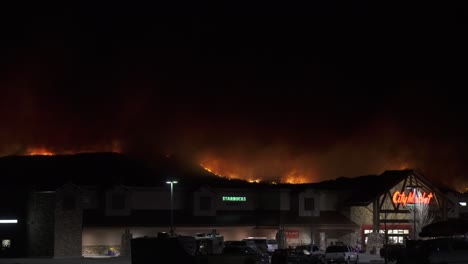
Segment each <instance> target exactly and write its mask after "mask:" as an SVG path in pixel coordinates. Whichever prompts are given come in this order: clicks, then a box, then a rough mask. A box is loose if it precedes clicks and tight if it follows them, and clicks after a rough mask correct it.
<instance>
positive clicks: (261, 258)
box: [222, 246, 270, 264]
mask: <svg viewBox="0 0 468 264" xmlns="http://www.w3.org/2000/svg"><path fill="white" fill-rule="evenodd" d="M222 254H223V255H225V256H244V257H245V260H244V263H252V264H254V263H255V264H269V263H270V256H269V255H268V254H266V253H262V252H260V251H259V250H255V249H253V248H251V247H247V246H225V247H224V248H223V253H222Z"/></svg>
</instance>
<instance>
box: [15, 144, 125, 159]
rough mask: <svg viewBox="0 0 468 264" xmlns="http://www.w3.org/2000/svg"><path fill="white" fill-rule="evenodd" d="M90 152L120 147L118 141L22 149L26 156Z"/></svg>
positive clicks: (115, 149)
mask: <svg viewBox="0 0 468 264" xmlns="http://www.w3.org/2000/svg"><path fill="white" fill-rule="evenodd" d="M92 152H114V153H122V148H121V146H120V144H119V143H113V144H110V145H103V146H92V147H83V148H76V149H57V148H48V147H44V146H40V147H36V146H33V147H27V148H26V150H25V151H24V153H22V154H24V155H26V156H55V155H73V154H78V153H92Z"/></svg>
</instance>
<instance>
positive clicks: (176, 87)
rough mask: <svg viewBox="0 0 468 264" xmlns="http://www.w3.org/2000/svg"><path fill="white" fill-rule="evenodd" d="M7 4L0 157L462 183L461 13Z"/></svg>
mask: <svg viewBox="0 0 468 264" xmlns="http://www.w3.org/2000/svg"><path fill="white" fill-rule="evenodd" d="M13 2H15V3H5V4H4V3H2V4H1V5H2V6H1V7H0V29H1V43H0V58H1V59H0V120H1V126H0V155H2V156H4V155H14V154H15V155H18V154H27V153H28V150H29V149H31V148H46V149H48V150H50V151H51V152H54V153H73V152H82V151H120V152H123V153H128V154H132V155H138V156H141V157H145V158H148V159H151V157H155V156H157V155H161V154H162V155H166V154H170V155H179V156H184V157H188V158H190V159H193V160H194V161H195V162H197V163H202V164H203V165H204V166H205V167H208V168H210V169H212V170H213V171H215V172H217V173H219V174H223V175H227V176H233V177H241V178H246V179H256V178H261V179H273V180H282V181H287V180H290V181H291V180H293V181H296V182H304V181H307V182H315V181H319V180H324V179H331V178H336V177H340V176H346V177H353V176H359V175H365V174H380V173H382V172H383V171H385V170H387V169H403V168H414V169H418V170H420V171H421V172H422V173H423V175H425V176H426V177H427V178H430V179H433V180H437V181H438V180H440V181H443V182H445V183H447V184H449V185H451V186H452V187H454V188H457V189H459V190H464V188H465V187H468V177H467V176H466V171H467V169H468V168H467V167H468V162H467V157H468V136H467V135H468V125H467V117H468V112H467V110H466V108H467V104H466V101H467V98H468V97H467V96H465V95H463V93H464V92H465V91H464V90H465V89H466V87H467V84H468V83H467V79H466V77H467V76H468V75H467V66H466V65H467V52H468V49H467V48H466V47H468V45H467V43H466V41H465V40H464V38H465V35H466V32H467V25H468V23H467V20H466V14H468V13H467V12H466V10H467V9H466V7H464V6H455V4H453V5H451V6H449V4H447V5H444V6H436V5H433V4H431V3H424V4H421V5H416V4H411V5H410V4H406V5H397V4H393V5H389V6H377V5H376V4H374V3H372V2H373V1H364V0H362V1H346V3H342V2H341V1H321V0H320V1H310V2H313V3H310V2H293V1H284V2H280V1H258V2H253V1H224V0H220V1H152V2H149V1H147V2H144V1H128V2H125V1H120V2H119V1H63V2H66V3H56V2H54V3H52V2H50V3H49V2H47V1H38V2H37V3H29V2H21V1H13ZM160 2H161V3H160ZM166 2H168V3H166ZM343 2H344V1H343ZM465 179H466V180H465Z"/></svg>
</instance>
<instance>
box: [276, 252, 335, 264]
mask: <svg viewBox="0 0 468 264" xmlns="http://www.w3.org/2000/svg"><path fill="white" fill-rule="evenodd" d="M306 252H307V251H297V250H296V249H291V248H287V249H277V250H275V252H273V254H272V256H271V264H326V262H325V261H324V259H323V256H322V255H318V254H317V255H312V254H305V253H306Z"/></svg>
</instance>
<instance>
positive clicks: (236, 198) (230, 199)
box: [223, 196, 247, 202]
mask: <svg viewBox="0 0 468 264" xmlns="http://www.w3.org/2000/svg"><path fill="white" fill-rule="evenodd" d="M223 201H226V202H245V201H247V197H245V196H223Z"/></svg>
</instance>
